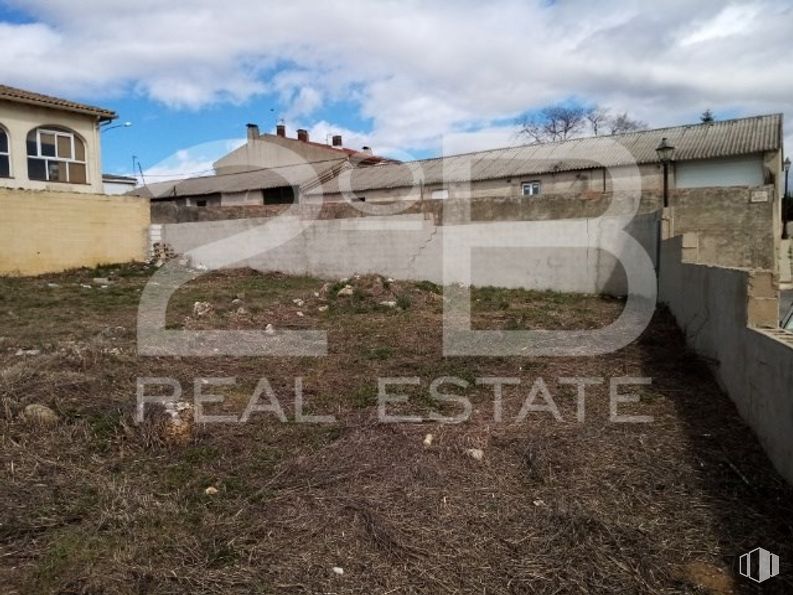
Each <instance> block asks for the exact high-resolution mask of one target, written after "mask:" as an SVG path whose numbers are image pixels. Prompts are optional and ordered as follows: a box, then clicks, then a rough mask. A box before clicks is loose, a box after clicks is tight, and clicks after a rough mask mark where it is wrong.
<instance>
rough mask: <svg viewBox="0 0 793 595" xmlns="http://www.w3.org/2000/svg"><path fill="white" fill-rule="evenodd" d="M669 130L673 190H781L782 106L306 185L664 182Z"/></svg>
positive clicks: (416, 194) (363, 188)
mask: <svg viewBox="0 0 793 595" xmlns="http://www.w3.org/2000/svg"><path fill="white" fill-rule="evenodd" d="M663 138H666V139H667V142H668V143H670V144H671V145H672V146H674V147H675V149H674V152H673V154H672V155H673V156H672V162H671V163H670V164H669V168H668V180H669V187H670V188H671V189H672V190H674V189H675V188H680V189H683V188H702V187H724V186H759V185H762V184H775V185H776V186H777V188H778V190H779V196H781V192H782V186H783V185H784V179H783V178H784V176H783V172H782V139H783V135H782V115H781V114H771V115H764V116H755V117H750V118H739V119H734V120H724V121H718V122H713V123H707V124H704V123H703V124H693V125H687V126H675V127H671V128H659V129H655V130H642V131H637V132H631V133H627V134H619V135H612V136H597V137H588V138H577V139H572V140H565V141H560V142H551V143H545V144H532V145H523V146H517V147H507V148H503V149H494V150H490V151H479V152H474V153H468V154H463V155H452V156H448V157H439V158H434V159H422V160H418V161H412V162H407V163H401V164H382V165H378V166H376V167H369V168H356V169H353V170H350V171H349V172H343V174H342V175H341V176H338V177H336V178H334V179H332V180H329V181H327V182H325V183H323V184H322V185H320V186H316V187H314V188H312V189H310V190H309V191H307V195H308V196H309V197H314V198H320V197H321V198H323V199H324V200H326V201H341V200H345V199H347V200H355V199H357V200H365V201H366V202H372V201H392V200H400V199H406V198H418V199H422V200H426V199H433V198H434V199H443V198H454V197H457V196H469V197H493V198H498V197H519V196H524V197H526V198H527V199H531V198H532V197H537V196H540V195H576V196H581V197H587V196H596V195H600V194H603V193H608V192H611V190H612V188H613V186H614V180H615V178H617V177H620V176H628V175H635V173H636V172H637V171H638V173H639V175H640V176H641V178H640V179H641V189H642V190H660V189H661V188H662V185H663V168H662V166H661V163H660V160H659V157H658V154H657V152H656V148H657V147H658V145H659V143H660V142H661V140H662V139H663Z"/></svg>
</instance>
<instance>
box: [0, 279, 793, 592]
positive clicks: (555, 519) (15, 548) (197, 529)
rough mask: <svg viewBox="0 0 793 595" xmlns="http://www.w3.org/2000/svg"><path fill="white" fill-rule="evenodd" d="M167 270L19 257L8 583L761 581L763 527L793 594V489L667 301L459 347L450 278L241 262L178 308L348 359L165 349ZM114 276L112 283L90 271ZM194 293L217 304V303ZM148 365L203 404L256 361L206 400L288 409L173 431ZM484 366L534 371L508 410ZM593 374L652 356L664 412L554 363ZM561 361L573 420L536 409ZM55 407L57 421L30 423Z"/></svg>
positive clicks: (589, 309)
mask: <svg viewBox="0 0 793 595" xmlns="http://www.w3.org/2000/svg"><path fill="white" fill-rule="evenodd" d="M150 273H151V271H150V270H148V269H145V268H143V267H120V268H113V269H105V270H99V271H75V272H71V273H65V274H63V275H55V276H49V277H46V278H45V277H42V278H36V279H0V329H1V330H0V335H2V337H0V404H1V405H2V407H0V462H1V466H0V469H1V471H0V472H1V473H2V478H1V480H0V501H2V503H3V506H2V507H0V585H2V588H0V591H2V592H3V593H329V592H333V593H367V594H368V593H419V592H421V593H548V594H551V593H625V594H633V593H664V594H672V593H681V594H682V593H711V594H721V593H740V592H754V591H753V590H752V587H751V585H750V584H749V583H747V582H746V581H744V580H743V579H741V578H740V577H737V575H736V572H735V569H734V566H735V561H736V557H737V556H738V555H739V554H741V553H743V552H745V551H748V550H750V549H752V548H754V547H757V546H763V547H766V548H768V549H770V550H772V551H774V552H775V553H777V554H778V555H779V556H780V557H781V559H782V561H783V562H782V564H783V575H782V576H780V577H779V578H778V579H774V581H771V582H770V583H768V584H767V585H766V586H765V590H764V591H763V592H773V589H777V592H779V593H785V592H792V591H793V582H792V581H791V577H790V574H789V573H788V572H787V571H786V567H785V564H787V561H789V560H790V559H791V556H792V555H793V547H791V543H793V529H792V528H791V518H793V516H792V515H791V512H793V500H791V495H793V491H791V490H790V489H789V488H788V487H786V486H785V485H783V483H782V481H781V480H780V479H779V478H778V476H777V475H776V474H775V472H774V471H773V470H772V469H771V467H770V465H769V463H768V461H767V459H766V458H765V456H764V455H763V453H762V450H761V449H760V447H759V445H758V444H757V442H756V440H755V439H754V438H753V436H752V434H751V432H750V431H749V430H748V429H747V428H746V427H745V426H744V425H743V424H742V423H741V421H740V419H739V418H738V416H737V414H736V412H735V410H734V407H733V406H732V405H731V403H730V402H729V400H728V399H727V398H726V397H725V396H724V395H722V394H721V393H720V392H719V390H718V388H717V387H716V385H715V384H714V382H713V381H712V379H711V377H710V375H709V373H708V371H707V369H706V368H705V367H704V365H703V364H702V363H701V362H699V361H697V360H696V359H695V358H693V357H692V356H691V354H690V353H688V352H687V351H686V349H685V347H684V344H683V341H682V338H681V337H680V335H679V333H678V331H677V330H676V328H675V327H674V325H673V324H672V323H671V321H670V320H669V318H668V316H667V315H665V314H663V313H660V314H659V315H658V316H657V317H656V320H655V321H654V323H653V325H652V326H651V327H650V328H649V329H648V330H647V331H646V333H645V334H644V336H643V337H642V338H641V339H640V340H638V341H636V342H634V343H633V344H632V345H630V346H629V347H627V348H625V349H623V350H621V351H619V352H617V353H614V354H610V355H607V356H599V357H588V358H575V359H573V358H570V359H533V358H444V357H442V353H441V326H440V317H441V312H442V308H443V296H442V291H441V289H440V288H438V287H436V286H433V285H431V284H427V283H420V284H414V283H397V282H389V281H388V280H386V279H382V278H379V277H365V278H360V279H350V280H348V281H344V282H340V283H336V284H333V283H330V284H325V283H323V282H322V281H318V280H315V279H309V278H295V277H286V276H282V275H261V274H258V273H253V272H248V271H238V272H229V273H223V274H212V275H207V276H205V277H203V278H201V279H200V280H198V281H196V282H195V283H193V284H191V285H190V286H188V287H185V288H184V289H182V290H180V291H179V292H178V293H177V294H176V295H175V296H174V299H173V300H172V303H171V305H170V308H169V325H170V326H172V327H174V328H176V327H183V328H207V329H209V328H213V329H214V328H264V327H265V326H266V325H267V324H272V325H273V326H274V328H275V329H286V328H295V329H296V328H324V329H327V331H328V333H329V349H330V354H329V356H328V357H324V358H272V359H266V360H263V359H255V358H227V357H218V358H142V357H138V356H137V355H136V353H135V315H136V307H137V300H138V296H139V295H140V289H141V288H142V286H143V285H144V283H145V282H146V280H147V279H148V276H149V275H150ZM100 276H101V277H108V278H109V279H110V280H111V281H112V282H111V283H110V284H109V286H108V287H107V288H104V289H102V288H100V287H97V286H93V285H92V282H91V279H92V278H93V277H100ZM348 283H349V284H350V285H352V286H353V294H352V295H351V296H342V297H339V296H338V295H337V294H338V292H339V290H340V289H342V288H344V286H345V285H347V284H348ZM84 286H85V287H84ZM473 300H474V303H473V312H474V325H475V327H477V328H504V329H510V328H554V327H555V328H580V327H590V328H594V327H598V326H603V325H605V324H607V323H608V322H609V321H611V320H613V319H614V318H615V317H616V316H617V315H618V314H619V311H620V308H621V303H620V302H619V301H617V300H608V299H601V298H597V297H589V296H569V295H559V294H540V293H533V292H523V291H504V290H494V289H481V290H477V291H475V292H474V295H473ZM197 301H201V302H207V303H209V304H210V305H211V306H212V308H211V310H210V311H208V312H204V313H203V314H202V315H200V316H198V315H196V314H195V312H194V304H195V302H197ZM383 302H389V304H388V305H384V304H383ZM391 302H393V304H391ZM241 309H242V310H241ZM298 312H299V313H301V314H302V316H300V315H298ZM18 353H20V354H19V355H17V354H18ZM142 376H168V377H172V378H175V379H177V380H178V381H179V382H180V384H181V386H182V387H183V389H184V395H183V398H184V399H185V400H186V401H190V400H191V398H192V394H193V388H192V387H193V381H194V379H195V378H196V377H232V376H233V377H236V383H235V384H234V385H233V386H230V387H227V388H226V389H225V390H222V391H221V390H220V389H217V390H215V391H214V392H223V394H225V395H226V402H225V403H223V404H222V405H217V406H208V411H207V412H208V413H216V414H220V413H225V414H234V415H237V416H238V415H239V414H240V413H241V411H242V410H243V409H244V408H245V404H246V402H247V400H248V399H249V397H250V395H251V393H252V392H253V390H254V387H255V385H256V383H257V381H258V380H259V378H261V377H266V378H268V380H269V381H270V383H271V384H272V386H273V389H274V391H275V392H276V394H277V395H278V398H279V401H280V402H281V404H282V405H283V407H284V410H285V412H286V414H287V416H288V418H289V420H290V421H289V422H287V423H281V422H278V421H277V420H276V419H275V418H274V417H273V416H272V415H265V414H257V415H254V416H253V417H252V418H251V420H250V421H249V422H248V423H245V424H231V423H229V424H208V425H194V424H192V423H190V422H189V415H188V416H187V417H186V418H185V420H186V423H185V426H184V427H181V429H180V430H179V431H178V432H177V434H176V435H173V434H172V432H173V426H172V424H171V421H172V416H171V415H170V414H168V413H167V412H165V411H163V410H157V409H156V408H153V407H152V408H148V409H147V416H146V420H145V422H144V423H142V424H136V423H135V422H134V413H135V383H136V378H138V377H142ZM297 376H300V377H302V378H303V386H304V398H305V400H306V413H310V414H316V415H334V416H335V417H336V420H337V421H336V423H332V424H300V423H294V422H293V421H292V420H293V419H294V411H293V405H292V401H293V397H292V390H293V383H294V378H295V377H297ZM378 376H382V377H386V376H391V377H400V376H418V377H419V378H420V382H421V384H420V385H418V386H404V387H398V390H397V391H396V392H403V393H405V394H407V395H408V396H409V402H408V403H407V404H404V405H402V406H398V407H397V406H395V407H394V412H395V413H397V412H398V413H403V414H413V415H415V414H421V415H426V414H428V413H429V412H431V411H434V410H437V411H440V412H442V413H445V414H447V415H454V414H456V413H459V410H460V408H459V406H457V405H455V404H453V403H449V404H444V406H443V407H442V408H440V409H439V408H438V403H437V402H435V401H433V400H432V399H431V398H430V397H429V392H428V386H429V383H430V382H431V381H432V380H433V379H435V378H437V377H440V376H454V377H456V378H459V379H461V380H464V381H465V382H468V383H469V386H468V387H467V388H465V389H455V388H454V387H447V390H448V391H449V392H457V393H459V394H465V395H466V396H468V397H469V398H470V399H471V401H472V402H473V411H472V415H471V418H470V420H469V421H468V422H466V423H462V424H455V425H451V424H439V423H430V422H426V423H420V424H414V423H402V424H381V423H377V418H376V395H377V377H378ZM485 376H489V377H494V376H503V377H518V378H520V379H521V385H520V386H517V387H506V388H505V392H504V403H503V406H504V420H505V421H504V422H503V423H494V422H493V415H492V409H493V398H492V388H490V387H487V386H477V385H475V384H474V381H475V379H476V378H478V377H485ZM570 376H578V377H583V376H595V377H603V378H607V379H608V378H611V377H621V376H651V377H653V378H654V382H653V384H652V385H651V386H646V387H640V388H638V389H634V390H635V392H639V393H640V394H641V397H642V403H641V404H639V405H635V406H631V405H628V406H626V408H627V411H628V412H634V411H635V412H636V413H639V414H642V415H652V416H653V417H654V422H653V423H651V424H615V423H610V422H609V402H608V385H607V384H606V385H602V386H594V387H591V388H590V389H589V390H588V395H589V397H588V400H587V403H586V421H585V422H584V423H579V422H578V421H577V419H576V415H577V409H576V401H575V388H574V387H572V386H564V385H559V384H558V383H557V379H558V378H560V377H570ZM538 377H542V378H543V379H544V380H545V381H546V383H547V384H548V388H549V390H550V392H551V394H552V395H553V397H554V399H555V401H556V403H557V404H558V405H559V409H560V414H561V416H562V418H563V421H562V422H556V421H554V420H553V418H552V417H551V416H550V414H548V413H532V414H530V415H528V416H527V417H526V419H525V420H523V421H521V422H519V423H516V422H515V418H516V416H517V412H518V411H519V410H520V408H521V405H522V403H523V402H524V400H525V399H526V396H527V394H528V391H529V390H530V388H531V386H532V384H533V383H534V382H535V380H536V379H537V378H538ZM32 403H38V404H43V405H47V406H49V407H50V408H52V409H53V410H54V411H55V412H56V414H57V415H58V417H59V422H58V423H57V424H56V425H54V426H50V427H46V428H42V427H39V426H32V425H31V424H29V423H27V422H26V421H24V419H23V418H22V417H21V416H20V413H21V412H22V411H23V410H24V408H25V407H26V406H27V405H29V404H32ZM631 407H634V410H631ZM427 434H432V438H431V440H430V441H429V442H430V445H429V446H427V445H426V444H425V443H426V442H427ZM469 449H480V450H481V451H482V453H483V456H482V458H481V460H477V459H476V458H474V457H472V456H470V455H469V454H467V451H468V450H469ZM210 488H211V489H210ZM334 569H335V570H334ZM769 589H771V591H769Z"/></svg>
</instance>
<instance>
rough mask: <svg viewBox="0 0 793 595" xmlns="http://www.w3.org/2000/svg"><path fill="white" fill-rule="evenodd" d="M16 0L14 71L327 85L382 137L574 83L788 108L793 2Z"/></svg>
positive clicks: (696, 105) (328, 97)
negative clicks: (18, 21)
mask: <svg viewBox="0 0 793 595" xmlns="http://www.w3.org/2000/svg"><path fill="white" fill-rule="evenodd" d="M18 4H19V6H20V8H21V9H23V10H24V11H26V12H28V13H30V14H32V15H33V16H34V17H35V18H37V19H38V21H39V23H38V24H33V25H29V24H27V25H9V24H0V53H2V55H3V56H4V59H3V61H2V63H0V80H3V81H6V82H8V83H9V84H17V85H19V86H23V87H31V88H36V89H42V90H44V91H51V92H55V93H64V94H67V95H69V96H73V97H75V98H83V99H91V100H101V99H103V98H108V97H112V96H113V95H120V94H122V93H128V92H131V91H134V92H137V93H142V94H145V95H148V96H150V97H152V98H154V99H156V100H159V101H162V102H163V103H165V104H168V105H170V106H174V107H186V108H195V107H199V106H202V105H205V104H207V103H213V102H222V101H231V102H241V101H244V100H245V99H246V98H248V97H250V96H251V95H255V94H257V93H265V92H272V93H275V94H277V95H278V96H279V97H280V98H281V99H282V101H285V102H286V103H287V104H288V106H289V107H288V110H287V111H286V112H285V114H284V115H285V117H287V119H290V120H302V121H303V122H304V125H305V122H309V123H310V121H311V117H312V115H313V114H315V113H316V111H317V109H318V108H319V107H320V106H321V105H322V104H323V103H324V102H327V101H338V100H353V101H354V102H355V103H357V107H358V109H359V111H360V114H361V115H362V116H363V117H366V118H370V119H371V122H372V125H373V129H372V132H371V134H369V135H367V137H368V139H367V142H366V144H372V145H373V146H375V147H376V148H377V149H378V150H382V148H383V147H407V148H414V149H438V148H439V147H440V142H441V141H440V139H441V136H442V135H445V134H448V133H450V132H461V131H462V132H465V131H470V130H471V129H472V128H473V129H477V128H482V129H484V131H485V132H484V134H483V135H480V136H481V138H482V139H485V137H487V136H488V135H489V136H490V138H491V140H492V138H494V137H493V135H494V134H495V135H502V133H503V132H505V131H501V130H497V128H498V127H494V126H493V124H492V122H493V121H495V120H500V121H504V119H509V118H510V117H513V116H515V115H517V114H518V113H519V112H521V111H522V110H525V109H527V108H532V107H539V106H542V105H544V104H547V103H549V102H553V101H558V100H561V99H565V98H569V97H571V96H575V97H579V98H584V99H586V100H587V101H593V102H599V103H601V104H605V105H609V106H612V107H614V108H615V109H619V110H623V109H627V110H628V111H630V112H631V113H632V114H633V115H634V116H636V117H639V118H641V119H643V120H647V121H648V122H650V123H651V124H657V125H665V124H671V123H677V122H681V121H692V120H693V119H694V118H695V117H696V114H697V113H699V112H701V111H702V110H704V109H705V108H706V107H711V108H712V109H714V111H715V112H716V113H717V114H719V113H724V112H729V113H734V112H739V113H758V112H770V111H782V112H786V113H787V114H788V116H789V117H793V76H791V71H792V70H793V69H792V68H791V66H790V64H789V60H787V59H786V58H785V56H786V54H787V50H788V47H789V39H790V31H791V29H793V6H791V5H790V4H789V3H787V2H782V3H780V2H771V1H770V0H745V1H739V2H729V3H725V2H723V1H719V0H700V1H698V2H696V3H692V2H690V1H689V0H685V1H684V0H669V1H668V2H664V4H663V6H660V7H659V6H649V5H647V4H646V2H643V1H641V0H604V2H599V3H597V4H593V3H591V2H589V1H585V0H567V1H565V2H556V3H547V2H546V1H544V0H535V1H533V2H526V1H523V0H494V1H493V2H488V3H481V2H474V1H473V0H459V1H454V2H452V1H451V0H436V1H432V2H430V1H429V0H415V1H412V2H396V1H394V0H390V1H376V0H343V1H342V0H328V1H325V2H321V3H318V2H309V1H308V0H292V1H290V2H289V3H285V2H279V1H267V0H238V1H236V2H226V3H218V2H216V1H214V0H185V1H182V2H178V3H163V2H160V1H159V0H139V1H138V2H135V3H130V2H126V1H121V0H82V1H81V2H79V3H77V2H73V1H72V0H26V1H25V2H24V3H23V2H22V1H21V0H19V1H18ZM276 66H277V67H278V68H277V69H275V70H273V69H274V68H275V67H276ZM307 127H309V128H311V126H310V125H308V126H307ZM506 128H507V129H508V128H509V127H506ZM350 134H353V133H350ZM359 136H360V135H359ZM468 136H469V137H468V140H466V141H465V142H466V143H469V142H470V141H471V139H472V138H475V137H472V136H471V135H470V134H469V135H468ZM351 138H352V136H351ZM482 142H485V143H489V142H491V141H489V140H483V141H482Z"/></svg>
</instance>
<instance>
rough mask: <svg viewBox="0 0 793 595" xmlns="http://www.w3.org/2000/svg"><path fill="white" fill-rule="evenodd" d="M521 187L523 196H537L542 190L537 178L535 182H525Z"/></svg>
mask: <svg viewBox="0 0 793 595" xmlns="http://www.w3.org/2000/svg"><path fill="white" fill-rule="evenodd" d="M520 188H521V194H522V195H523V196H537V195H538V194H540V190H541V187H540V183H539V182H538V181H536V180H535V181H533V182H523V183H522V184H521V185H520Z"/></svg>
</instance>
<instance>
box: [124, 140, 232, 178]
mask: <svg viewBox="0 0 793 595" xmlns="http://www.w3.org/2000/svg"><path fill="white" fill-rule="evenodd" d="M243 144H245V139H244V138H230V139H225V140H218V141H212V142H208V143H201V144H199V145H195V146H192V147H189V148H187V149H181V150H179V151H177V152H176V153H174V154H173V155H171V156H169V157H167V158H166V159H163V160H162V161H160V162H159V163H157V164H155V165H153V166H150V167H145V164H143V165H144V169H143V174H144V177H145V178H146V181H147V182H148V183H151V182H162V181H165V180H180V179H184V178H193V177H196V176H206V175H210V174H212V173H213V171H214V170H213V168H212V164H213V163H214V162H215V161H217V160H218V158H220V157H222V156H223V155H226V154H227V153H230V152H231V151H233V150H234V149H236V148H237V147H239V146H242V145H243ZM133 175H135V176H139V172H134V174H133Z"/></svg>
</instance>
